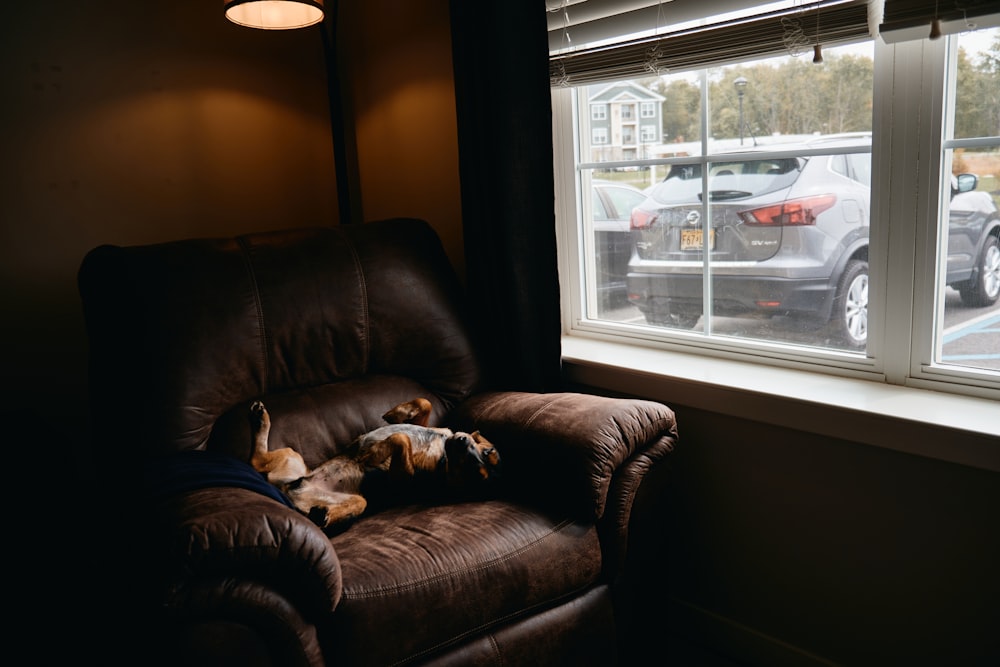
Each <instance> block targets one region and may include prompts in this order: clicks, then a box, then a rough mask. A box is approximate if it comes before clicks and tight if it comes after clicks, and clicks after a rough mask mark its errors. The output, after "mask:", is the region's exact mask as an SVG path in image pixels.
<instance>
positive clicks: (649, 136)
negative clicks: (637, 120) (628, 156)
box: [640, 125, 660, 144]
mask: <svg viewBox="0 0 1000 667" xmlns="http://www.w3.org/2000/svg"><path fill="white" fill-rule="evenodd" d="M659 134H660V133H659V132H658V131H657V127H656V126H655V125H643V126H642V131H641V135H640V136H641V137H642V143H644V144H648V143H651V142H654V141H656V140H657V138H658V137H659Z"/></svg>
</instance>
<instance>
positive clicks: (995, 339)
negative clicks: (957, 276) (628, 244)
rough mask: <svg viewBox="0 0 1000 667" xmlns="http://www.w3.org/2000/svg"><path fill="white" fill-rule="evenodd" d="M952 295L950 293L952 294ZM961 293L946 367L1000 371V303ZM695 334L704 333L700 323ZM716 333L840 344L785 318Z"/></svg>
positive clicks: (617, 317)
mask: <svg viewBox="0 0 1000 667" xmlns="http://www.w3.org/2000/svg"><path fill="white" fill-rule="evenodd" d="M949 292H950V290H949ZM960 303H961V302H960V300H959V299H958V295H957V292H956V293H955V294H954V295H951V294H949V297H948V300H947V301H946V302H945V328H944V330H943V331H942V332H941V359H940V361H941V362H942V363H945V364H953V365H956V366H966V367H970V368H982V369H986V370H1000V303H997V304H996V305H994V306H992V307H990V308H988V309H986V310H985V311H981V310H980V309H969V308H965V307H963V306H961V305H957V304H960ZM601 319H604V320H610V321H613V322H626V323H632V324H644V323H645V319H644V318H643V317H642V314H641V313H640V312H639V310H638V309H637V308H635V307H634V306H632V305H627V304H626V305H621V306H619V307H617V308H614V309H611V310H607V311H604V312H602V313H601ZM692 331H699V332H701V331H704V328H703V326H702V323H701V322H699V323H698V324H697V326H695V327H694V329H692ZM712 331H713V333H715V334H717V335H720V336H736V337H740V338H750V339H756V340H768V341H775V342H786V343H793V344H799V345H819V346H835V345H836V343H835V342H834V341H831V340H830V339H829V338H827V337H826V336H824V335H823V333H822V331H821V330H817V329H816V328H815V327H806V328H803V327H802V326H801V325H800V323H798V322H796V321H795V320H793V319H789V318H785V317H775V318H772V319H770V320H755V319H743V318H735V317H716V318H714V319H713V322H712Z"/></svg>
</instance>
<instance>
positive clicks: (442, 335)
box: [79, 219, 677, 665]
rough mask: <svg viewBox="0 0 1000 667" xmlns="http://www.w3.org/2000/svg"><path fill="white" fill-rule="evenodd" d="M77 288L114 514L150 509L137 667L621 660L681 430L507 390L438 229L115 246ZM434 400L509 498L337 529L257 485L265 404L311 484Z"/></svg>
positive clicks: (660, 411) (134, 570)
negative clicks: (638, 534) (255, 430)
mask: <svg viewBox="0 0 1000 667" xmlns="http://www.w3.org/2000/svg"><path fill="white" fill-rule="evenodd" d="M79 286H80V291H81V296H82V299H83V305H84V312H85V317H86V323H87V330H88V336H89V344H90V382H91V394H92V396H91V399H92V406H91V411H92V430H93V433H94V442H95V451H97V452H100V456H101V469H102V470H105V471H107V472H109V473H110V472H113V474H114V475H116V479H122V478H124V479H128V480H133V481H136V488H135V489H133V490H130V491H128V490H125V489H122V490H121V491H120V494H119V492H118V491H116V493H115V494H114V495H115V496H116V502H120V503H121V504H122V505H128V506H129V507H131V508H132V509H136V508H138V510H137V512H135V513H134V514H133V515H131V516H130V517H129V518H127V519H122V520H121V525H119V526H118V530H119V531H121V534H127V533H129V532H130V531H139V530H141V531H142V532H143V533H144V535H145V540H144V541H142V542H138V541H136V544H137V545H138V546H136V547H135V548H134V549H133V550H132V552H131V553H128V552H125V553H127V554H128V555H127V556H122V558H123V560H125V559H128V560H129V561H130V562H128V563H124V562H123V563H122V570H128V571H129V572H130V574H129V577H130V579H129V582H128V584H127V587H128V588H129V589H133V590H131V591H130V592H132V593H137V592H141V593H143V594H144V595H143V596H142V597H141V599H142V601H143V603H144V606H145V611H146V612H148V613H146V614H143V615H141V616H138V612H139V611H140V609H138V608H137V609H135V614H136V618H141V619H142V622H143V623H144V624H145V625H147V626H148V628H147V632H146V633H144V634H143V635H141V638H142V639H141V642H142V643H143V644H145V645H144V646H140V647H137V648H136V650H139V651H141V652H142V653H141V655H142V656H143V657H142V658H141V659H137V661H136V662H135V663H133V664H140V663H141V664H148V663H149V662H152V661H154V659H155V658H157V657H159V658H163V661H164V662H167V663H171V664H183V665H195V664H241V665H251V664H274V665H321V664H330V665H401V664H407V665H410V664H426V665H559V664H573V665H585V664H599V665H609V664H615V663H616V662H618V661H619V660H620V658H619V646H618V641H617V639H616V638H617V637H618V636H619V635H620V634H621V632H620V629H621V628H620V626H621V625H622V623H627V620H623V619H624V618H626V615H627V613H628V609H625V608H624V606H623V604H624V603H623V604H618V603H619V602H620V600H619V597H620V596H618V595H617V594H616V588H615V587H616V586H618V585H619V582H620V581H621V580H622V577H623V572H624V570H625V568H626V549H627V547H628V546H629V543H630V540H629V528H630V515H631V511H632V508H633V501H634V500H635V498H636V496H637V494H639V490H640V485H641V483H642V482H643V480H644V478H647V479H648V478H652V477H653V475H652V474H649V475H647V473H651V472H655V470H657V469H664V467H665V464H666V463H667V462H668V460H669V459H668V455H669V453H670V452H671V451H672V450H673V448H674V444H675V439H676V435H677V432H676V425H675V420H674V414H673V412H672V411H671V410H670V409H669V408H667V407H666V406H664V405H662V404H660V403H656V402H651V401H643V400H632V399H624V398H608V397H601V396H594V395H588V394H583V393H549V394H539V393H528V392H495V391H491V387H490V386H489V384H488V380H487V378H485V377H484V376H483V371H482V367H481V365H480V364H479V363H477V354H478V352H477V350H476V349H475V347H474V343H473V339H472V336H471V335H470V332H469V330H468V328H467V325H466V320H465V318H464V316H463V311H464V309H465V308H466V303H465V302H464V301H463V296H462V293H461V290H460V284H459V282H458V280H457V278H456V276H455V274H454V272H453V270H452V268H451V266H450V265H449V263H448V260H447V257H446V255H445V253H444V251H443V249H442V246H441V244H440V241H439V239H438V238H437V236H436V235H435V233H434V232H433V230H432V229H431V228H430V227H429V226H428V225H427V224H426V223H424V222H422V221H418V220H411V219H394V220H386V221H380V222H373V223H368V224H364V225H345V226H338V227H328V228H311V229H302V230H295V231H278V232H273V233H260V234H252V235H247V236H240V237H237V238H227V239H195V240H185V241H178V242H173V243H164V244H157V245H149V246H135V247H115V246H101V247H98V248H95V249H94V250H93V251H91V252H90V253H89V254H88V256H87V257H86V258H85V260H84V262H83V264H82V266H81V269H80V274H79ZM483 307H488V305H485V306H483ZM416 396H425V397H427V398H429V399H430V400H431V401H432V403H433V405H434V409H435V411H434V423H436V424H442V425H447V426H450V427H452V428H454V429H460V430H467V431H471V430H474V429H479V430H481V431H482V432H483V434H485V435H486V436H487V437H488V438H489V439H490V440H491V441H492V442H493V443H494V444H495V445H496V446H497V449H498V450H499V451H500V454H501V457H502V473H503V474H502V477H501V479H500V482H499V484H497V485H496V487H495V488H493V489H491V490H490V492H489V495H486V496H483V497H475V498H467V497H455V498H450V497H445V498H436V499H433V500H420V501H419V502H411V503H409V504H407V503H401V504H398V505H393V506H390V507H387V508H382V509H380V510H378V511H373V512H371V513H368V514H366V515H365V516H363V517H361V518H360V519H358V520H356V521H355V522H354V523H353V524H352V525H351V526H350V527H349V528H347V529H346V530H343V531H341V532H338V533H336V534H332V535H328V534H326V533H324V531H323V530H322V529H320V528H319V527H318V526H317V525H315V524H314V523H312V522H311V521H310V520H309V518H307V517H306V516H304V515H303V514H301V513H299V512H297V511H296V510H294V509H291V508H290V507H288V506H285V505H283V504H282V503H281V502H279V500H277V499H274V498H272V497H270V496H269V494H268V493H267V492H266V490H264V489H261V488H260V487H259V486H257V483H259V482H260V480H259V479H257V480H256V482H255V480H253V479H249V478H247V477H246V476H241V475H242V472H243V468H245V467H246V466H245V462H246V461H248V460H249V453H250V436H249V425H248V419H247V414H248V406H249V404H250V402H252V401H253V400H255V399H263V400H264V401H265V403H266V405H267V406H268V409H269V410H270V412H271V417H272V423H273V425H272V430H271V437H270V447H271V448H272V449H274V448H277V447H282V446H289V447H294V448H295V449H297V450H298V451H299V452H301V454H302V455H303V457H304V458H305V461H306V463H307V464H309V465H310V466H315V465H317V464H319V463H320V462H322V461H324V460H326V459H327V458H329V457H331V456H333V455H334V454H336V453H337V452H338V451H340V450H341V449H342V448H343V447H345V445H347V444H348V443H349V442H351V440H353V439H354V438H355V437H356V436H357V435H359V434H360V433H362V432H365V431H368V430H370V429H373V428H375V427H377V426H380V425H382V423H383V422H382V420H381V415H382V414H383V413H384V412H385V410H387V409H388V408H390V407H392V406H393V405H396V404H398V403H400V402H402V401H405V400H409V399H411V398H414V397H416ZM233 461H237V462H238V465H237V466H236V468H239V469H240V472H239V474H236V473H234V468H233V467H229V466H228V464H229V463H232V462H233ZM220 465H221V469H220ZM241 466H242V467H241ZM118 475H121V476H122V477H121V478H119V477H117V476H118ZM132 494H136V495H135V496H133V495H132ZM136 498H138V500H136ZM113 551H114V550H109V554H108V555H109V557H112V556H113V555H114V554H113V553H112V552H113ZM140 584H141V586H140ZM126 614H127V615H130V616H131V615H133V611H132V609H131V608H130V609H129V611H128V612H126ZM616 619H617V620H616ZM616 623H617V625H618V626H619V627H618V628H616Z"/></svg>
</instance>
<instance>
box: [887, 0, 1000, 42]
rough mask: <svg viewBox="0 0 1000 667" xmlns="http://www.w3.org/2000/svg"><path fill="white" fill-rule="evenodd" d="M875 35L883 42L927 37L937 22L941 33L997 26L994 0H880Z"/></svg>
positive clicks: (999, 5)
mask: <svg viewBox="0 0 1000 667" xmlns="http://www.w3.org/2000/svg"><path fill="white" fill-rule="evenodd" d="M884 2H885V8H884V9H883V15H882V23H881V25H880V26H879V34H880V35H881V37H882V39H883V40H885V41H886V42H887V43H894V42H901V41H906V40H911V39H925V38H927V37H929V36H930V30H931V22H932V21H933V20H934V19H935V18H937V19H938V20H939V21H940V28H941V34H942V35H954V34H957V33H960V32H965V31H966V30H975V29H977V28H990V27H996V26H1000V2H998V0H884Z"/></svg>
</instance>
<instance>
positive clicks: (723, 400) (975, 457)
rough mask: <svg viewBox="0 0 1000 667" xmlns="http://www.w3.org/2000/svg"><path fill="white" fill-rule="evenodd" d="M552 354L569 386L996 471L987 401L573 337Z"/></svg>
mask: <svg viewBox="0 0 1000 667" xmlns="http://www.w3.org/2000/svg"><path fill="white" fill-rule="evenodd" d="M562 353H563V368H564V372H565V373H566V377H567V379H568V380H570V381H572V382H577V383H580V384H585V385H588V386H592V387H597V388H602V389H607V390H612V391H617V392H622V393H627V394H631V395H636V396H644V397H648V398H650V399H653V400H659V401H663V402H664V403H667V404H675V405H685V406H688V407H691V408H697V409H701V410H709V411H712V412H718V413H721V414H726V415H729V416H733V417H740V418H744V419H750V420H754V421H758V422H763V423H768V424H773V425H776V426H782V427H786V428H793V429H798V430H802V431H806V432H810V433H816V434H820V435H824V436H829V437H834V438H840V439H844V440H849V441H852V442H859V443H863V444H866V445H871V446H875V447H883V448H887V449H892V450H896V451H900V452H905V453H907V454H914V455H918V456H925V457H929V458H935V459H940V460H943V461H948V462H951V463H958V464H962V465H967V466H972V467H976V468H983V469H986V470H992V471H995V472H1000V405H998V403H997V401H994V400H990V399H985V398H973V397H968V396H959V395H953V394H946V393H943V392H937V391H930V390H926V389H913V388H908V387H899V386H895V385H887V384H880V383H877V382H872V381H870V380H858V379H852V378H844V377H838V376H832V375H825V374H821V373H810V372H808V371H801V370H792V369H787V368H773V367H766V366H760V365H756V364H750V363H745V362H736V361H729V360H723V359H714V358H710V357H703V356H698V355H691V354H683V353H677V352H670V351H664V350H656V349H649V348H642V347H637V346H635V345H627V344H622V343H615V342H610V341H606V340H598V339H591V338H586V337H582V336H564V337H563V339H562ZM792 394H794V395H792Z"/></svg>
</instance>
